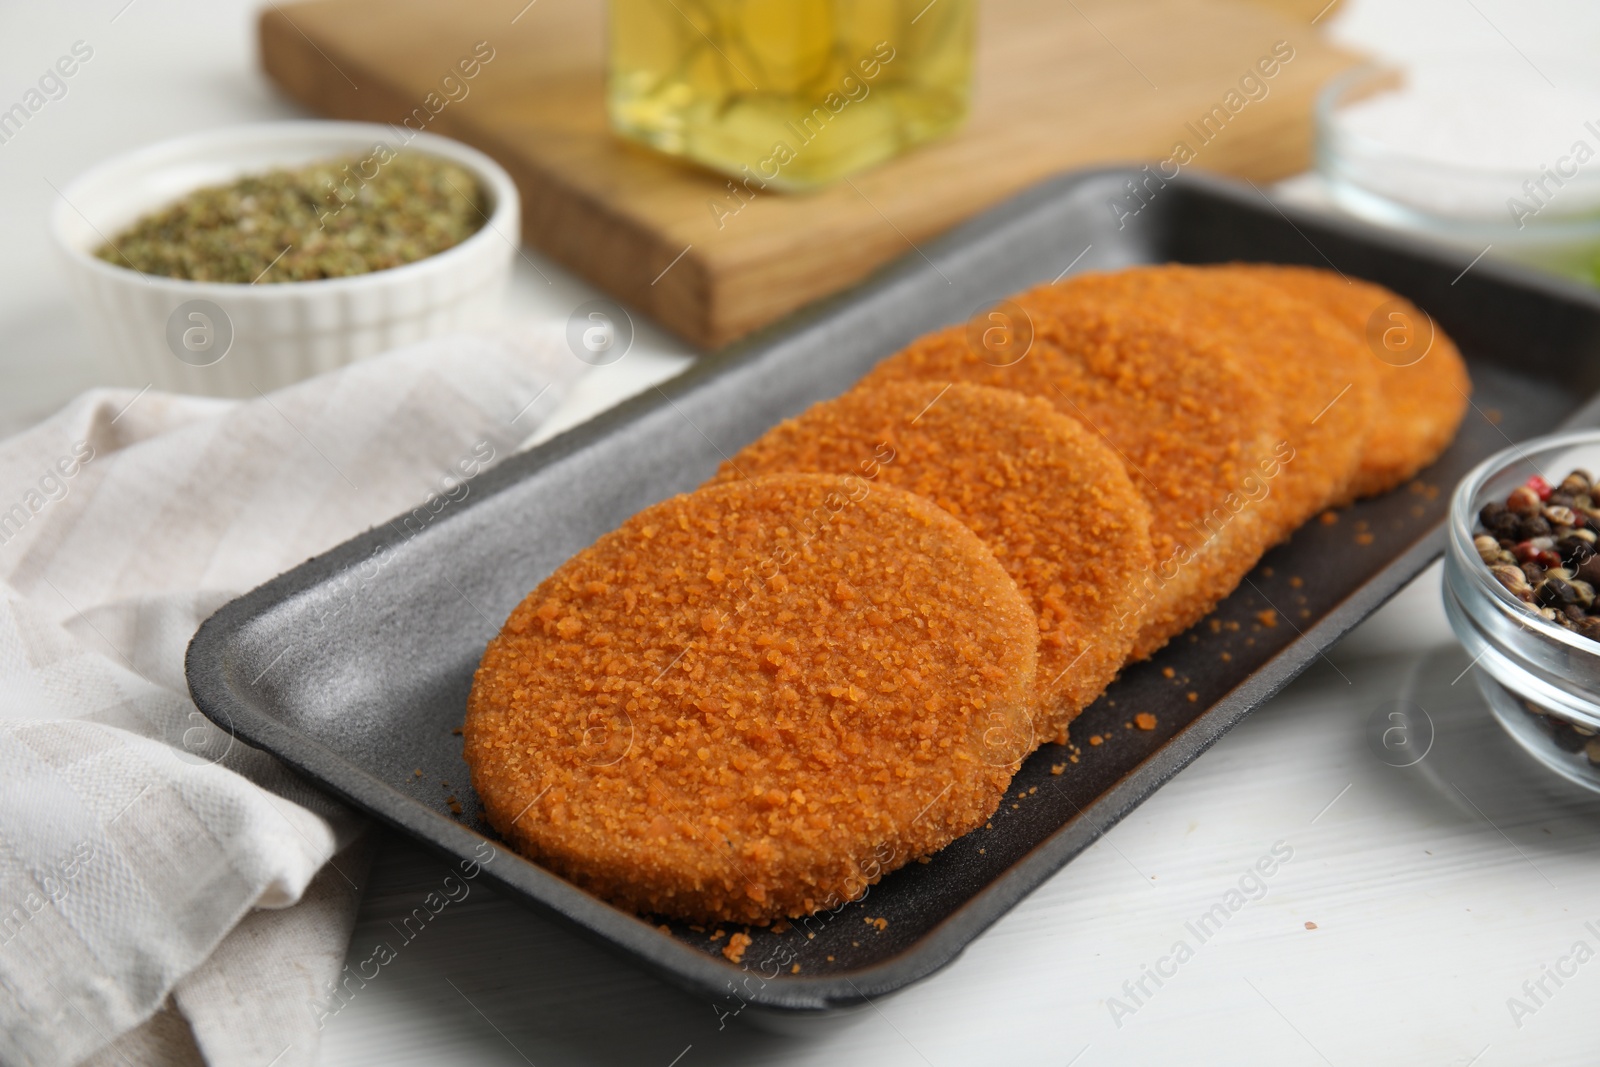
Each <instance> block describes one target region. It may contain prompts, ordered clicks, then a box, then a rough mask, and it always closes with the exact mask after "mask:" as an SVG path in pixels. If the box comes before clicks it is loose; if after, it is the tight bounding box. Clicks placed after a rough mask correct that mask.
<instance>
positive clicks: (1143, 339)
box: [859, 297, 1282, 659]
mask: <svg viewBox="0 0 1600 1067" xmlns="http://www.w3.org/2000/svg"><path fill="white" fill-rule="evenodd" d="M1028 319H1029V321H1028V323H1027V324H1026V326H1027V331H1026V332H1027V333H1028V334H1029V335H1031V336H1030V338H1029V340H1028V343H1027V344H1026V345H1021V344H1018V345H1014V346H1011V347H1009V348H1007V349H1006V350H1005V351H1003V352H1001V353H998V354H996V353H994V352H991V351H988V350H986V349H985V348H984V347H983V346H982V344H980V343H974V342H973V341H972V340H971V332H970V331H969V330H968V329H967V327H966V326H953V327H950V328H948V329H945V330H941V331H938V332H936V333H932V334H929V335H927V336H925V337H923V338H920V339H919V340H917V341H915V342H913V343H912V344H911V345H909V346H908V347H906V348H905V349H902V350H901V351H900V352H897V353H896V354H895V355H893V356H890V357H889V358H888V359H886V360H884V361H883V362H881V363H879V364H878V366H877V367H876V368H874V369H873V371H872V372H871V373H870V374H868V375H867V377H866V378H865V379H863V381H862V384H861V386H859V388H871V387H873V386H876V385H879V384H882V383H885V382H890V381H897V380H904V379H914V380H926V381H931V382H936V383H939V384H941V385H942V384H944V383H946V382H951V381H964V382H973V383H977V384H980V385H988V386H994V387H997V388H1002V389H1013V390H1015V391H1017V392H1019V393H1023V394H1024V395H1027V396H1036V397H1041V398H1043V399H1044V400H1047V401H1049V402H1050V403H1051V404H1052V405H1053V406H1054V407H1055V408H1056V409H1057V410H1058V411H1060V412H1062V413H1063V414H1065V415H1068V416H1071V417H1073V418H1076V419H1078V420H1079V421H1080V422H1082V423H1083V424H1084V425H1085V426H1087V427H1088V428H1089V429H1090V430H1091V431H1092V432H1094V433H1095V434H1096V435H1098V436H1099V437H1101V438H1102V439H1103V440H1105V441H1106V442H1107V443H1108V444H1110V445H1111V448H1112V450H1113V451H1114V452H1116V453H1117V455H1118V457H1119V458H1120V459H1121V460H1122V461H1123V463H1124V465H1125V466H1126V468H1127V471H1128V474H1129V477H1130V478H1131V479H1132V481H1133V485H1134V487H1135V488H1136V489H1137V490H1138V491H1139V493H1140V494H1141V495H1142V496H1143V497H1144V499H1145V502H1146V503H1147V504H1148V505H1149V507H1150V540H1151V545H1152V548H1153V550H1154V553H1155V566H1154V567H1153V568H1151V570H1150V571H1149V572H1147V573H1146V575H1145V577H1144V579H1143V580H1142V581H1140V582H1139V583H1138V584H1137V588H1138V591H1139V593H1140V595H1141V596H1142V597H1143V599H1144V601H1145V606H1144V610H1143V612H1142V614H1141V615H1140V616H1139V622H1138V626H1139V632H1138V635H1137V636H1136V637H1135V639H1134V644H1133V651H1132V653H1131V654H1130V655H1131V656H1132V657H1133V658H1136V659H1140V658H1144V657H1146V656H1148V655H1150V654H1151V653H1152V652H1154V651H1155V650H1156V649H1158V648H1160V647H1161V646H1162V645H1163V644H1165V643H1166V642H1167V641H1168V640H1169V639H1171V637H1172V636H1173V635H1174V634H1177V633H1180V632H1181V631H1183V630H1185V629H1187V628H1188V627H1189V626H1191V625H1193V624H1194V623H1195V622H1196V621H1197V620H1199V619H1200V618H1201V617H1202V616H1204V615H1205V614H1206V613H1207V612H1208V611H1210V610H1211V609H1212V607H1214V606H1215V605H1216V603H1217V601H1219V600H1221V599H1222V598H1223V597H1225V596H1227V595H1228V594H1229V593H1230V592H1232V591H1233V589H1234V587H1235V586H1237V585H1238V584H1239V580H1240V579H1241V578H1243V577H1244V575H1245V573H1246V572H1247V571H1249V569H1250V568H1251V567H1252V566H1254V564H1255V561H1256V560H1257V559H1258V558H1259V557H1260V555H1261V553H1262V552H1263V551H1264V550H1265V549H1266V547H1267V545H1268V544H1270V543H1271V541H1272V539H1273V538H1274V536H1275V535H1276V533H1275V530H1274V528H1273V527H1272V526H1270V525H1269V524H1267V523H1266V522H1265V521H1264V520H1263V516H1262V512H1261V509H1259V508H1257V507H1254V506H1252V502H1253V501H1255V500H1259V499H1261V497H1263V496H1264V495H1266V493H1267V492H1268V491H1269V487H1270V482H1271V480H1272V478H1273V477H1275V476H1276V475H1277V474H1278V473H1280V469H1281V467H1282V461H1281V459H1280V458H1279V457H1278V456H1277V453H1276V451H1275V449H1276V447H1277V445H1278V443H1279V441H1280V440H1281V438H1280V437H1279V436H1278V405H1277V402H1276V400H1275V399H1274V398H1273V397H1272V396H1271V395H1269V394H1268V393H1267V392H1266V391H1265V390H1264V389H1262V387H1261V386H1260V385H1259V384H1258V383H1257V382H1256V381H1255V380H1254V379H1253V378H1252V377H1250V376H1249V375H1247V374H1246V373H1245V371H1244V369H1243V368H1241V367H1240V366H1239V364H1238V362H1237V360H1236V359H1235V358H1234V357H1233V355H1232V354H1231V353H1230V352H1229V351H1227V349H1225V348H1224V347H1223V346H1221V345H1219V344H1216V343H1213V342H1210V341H1208V340H1206V339H1205V338H1204V337H1199V336H1193V335H1190V334H1187V333H1184V332H1181V331H1179V330H1177V329H1176V328H1174V327H1173V325H1172V324H1171V323H1170V322H1168V321H1166V320H1165V319H1163V318H1161V317H1159V316H1157V315H1154V314H1151V313H1149V312H1148V311H1147V310H1145V309H1143V308H1140V307H1138V306H1134V305H1129V304H1127V303H1125V302H1122V303H1115V304H1103V303H1100V302H1096V301H1091V300H1076V301H1075V300H1073V299H1071V298H1070V297H1061V298H1058V299H1056V300H1054V301H1053V302H1052V303H1051V304H1050V305H1049V306H1048V307H1045V306H1040V307H1035V308H1033V309H1032V310H1031V311H1029V313H1028ZM1019 336H1020V333H1019ZM1012 348H1021V349H1022V354H1020V355H1019V354H1018V353H1017V352H1016V351H1013V350H1012Z"/></svg>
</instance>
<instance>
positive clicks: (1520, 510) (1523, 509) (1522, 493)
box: [1506, 485, 1543, 518]
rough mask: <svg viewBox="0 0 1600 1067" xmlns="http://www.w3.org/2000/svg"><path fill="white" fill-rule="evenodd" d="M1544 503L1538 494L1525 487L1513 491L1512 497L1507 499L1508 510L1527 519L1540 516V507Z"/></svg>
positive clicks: (1518, 487)
mask: <svg viewBox="0 0 1600 1067" xmlns="http://www.w3.org/2000/svg"><path fill="white" fill-rule="evenodd" d="M1542 503H1543V501H1541V500H1540V499H1539V494H1538V493H1536V492H1534V491H1533V490H1532V489H1530V488H1528V487H1527V486H1525V485H1519V486H1517V487H1516V488H1515V489H1513V490H1511V495H1510V496H1508V497H1506V510H1508V511H1510V512H1512V513H1514V514H1516V515H1521V516H1523V517H1524V518H1527V517H1531V516H1534V515H1537V514H1539V506H1540V504H1542Z"/></svg>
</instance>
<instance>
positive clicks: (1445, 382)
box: [1222, 263, 1472, 499]
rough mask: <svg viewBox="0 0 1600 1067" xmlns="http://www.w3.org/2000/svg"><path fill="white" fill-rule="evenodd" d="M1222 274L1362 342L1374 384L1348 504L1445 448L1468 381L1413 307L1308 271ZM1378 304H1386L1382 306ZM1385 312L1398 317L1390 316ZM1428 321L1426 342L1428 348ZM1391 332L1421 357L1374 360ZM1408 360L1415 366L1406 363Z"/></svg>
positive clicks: (1244, 268) (1245, 267)
mask: <svg viewBox="0 0 1600 1067" xmlns="http://www.w3.org/2000/svg"><path fill="white" fill-rule="evenodd" d="M1222 269H1224V270H1228V271H1238V272H1240V273H1242V274H1245V275H1248V276H1250V277H1253V278H1257V279H1259V280H1260V281H1263V282H1266V283H1268V284H1269V285H1272V286H1274V287H1276V288H1278V289H1282V290H1283V291H1284V292H1286V293H1288V294H1290V295H1291V296H1295V297H1298V298H1299V299H1301V300H1304V301H1306V302H1307V303H1309V304H1315V305H1317V306H1318V307H1320V308H1322V309H1323V310H1324V311H1326V312H1328V313H1329V314H1330V315H1332V316H1333V317H1334V318H1335V319H1337V320H1338V321H1339V322H1340V323H1341V324H1342V325H1343V326H1344V327H1345V328H1346V329H1348V330H1350V331H1351V332H1352V333H1354V334H1355V335H1356V337H1357V338H1358V339H1360V340H1361V341H1362V342H1363V344H1364V345H1366V348H1367V352H1368V355H1369V358H1370V359H1371V361H1372V365H1373V369H1374V370H1375V371H1376V373H1377V379H1378V389H1377V394H1376V398H1375V406H1376V415H1375V417H1374V419H1373V424H1372V429H1371V430H1370V432H1368V434H1367V438H1366V441H1365V442H1364V443H1363V445H1362V449H1361V466H1360V468H1359V469H1358V470H1357V471H1356V476H1355V478H1354V480H1353V481H1352V482H1351V485H1350V492H1349V493H1348V494H1347V495H1348V496H1349V497H1350V498H1351V499H1354V498H1356V497H1363V496H1375V495H1377V494H1378V493H1387V492H1388V491H1389V490H1391V489H1393V488H1395V487H1396V486H1398V485H1400V484H1401V483H1403V482H1404V481H1405V480H1406V479H1407V478H1410V477H1411V476H1412V475H1413V474H1415V473H1417V472H1418V471H1419V470H1421V469H1422V468H1424V467H1426V466H1427V465H1428V464H1430V463H1432V462H1433V461H1434V460H1436V459H1438V458H1439V454H1440V453H1441V452H1443V451H1444V450H1445V449H1446V448H1447V447H1449V445H1450V442H1451V441H1452V440H1453V439H1454V438H1455V435H1456V429H1457V428H1458V427H1459V426H1460V425H1461V419H1462V417H1463V416H1465V415H1466V413H1467V402H1468V401H1467V398H1468V397H1469V396H1470V395H1471V393H1472V380H1471V379H1470V378H1468V377H1467V367H1466V364H1465V363H1463V362H1462V360H1461V352H1460V351H1459V350H1458V349H1457V348H1456V346H1455V342H1454V341H1452V340H1450V338H1449V337H1447V336H1446V335H1445V332H1444V331H1443V330H1441V329H1439V326H1438V324H1437V323H1433V322H1432V320H1431V319H1429V317H1428V316H1427V315H1426V314H1424V313H1423V312H1422V311H1420V310H1418V308H1417V306H1416V305H1415V304H1413V303H1411V301H1409V300H1407V299H1405V298H1404V297H1402V296H1400V295H1399V294H1398V293H1394V292H1392V291H1390V290H1388V289H1385V288H1384V287H1383V286H1381V285H1376V284H1374V283H1372V282H1365V281H1361V280H1359V279H1356V278H1349V279H1346V278H1343V277H1340V276H1339V275H1338V274H1335V273H1334V272H1333V271H1329V270H1320V269H1317V268H1314V267H1281V266H1275V265H1270V264H1249V263H1235V264H1229V265H1228V266H1227V267H1226V268H1222ZM1385 304H1390V305H1391V306H1390V307H1389V308H1387V309H1385V308H1384V305H1385ZM1380 309H1382V310H1380ZM1389 312H1393V313H1395V314H1398V316H1399V318H1397V319H1396V318H1390V317H1389V314H1388V313H1389ZM1375 316H1376V319H1377V321H1376V322H1374V317H1375ZM1430 324H1431V326H1432V337H1433V343H1432V346H1431V347H1428V346H1427V345H1426V340H1427V336H1428V331H1429V325H1430ZM1391 327H1399V328H1401V329H1402V330H1406V331H1409V332H1410V333H1411V336H1405V335H1403V334H1402V335H1400V336H1402V337H1403V338H1404V339H1405V340H1406V341H1407V342H1409V344H1414V345H1417V346H1419V347H1418V351H1419V352H1425V353H1426V354H1424V355H1421V356H1420V357H1418V356H1415V355H1413V354H1412V353H1411V351H1410V350H1409V346H1408V347H1406V348H1403V349H1402V351H1401V352H1399V353H1388V352H1386V353H1385V354H1386V355H1387V356H1388V358H1387V359H1380V358H1378V355H1377V352H1378V351H1379V350H1380V349H1382V347H1383V332H1384V331H1385V330H1388V329H1390V328H1391ZM1369 331H1371V333H1370V334H1369ZM1369 336H1371V338H1372V340H1371V341H1370V343H1369V342H1368V338H1369ZM1414 358H1415V359H1416V362H1414V363H1413V362H1410V361H1411V360H1412V359H1414ZM1396 363H1406V364H1407V365H1406V366H1395V364H1396Z"/></svg>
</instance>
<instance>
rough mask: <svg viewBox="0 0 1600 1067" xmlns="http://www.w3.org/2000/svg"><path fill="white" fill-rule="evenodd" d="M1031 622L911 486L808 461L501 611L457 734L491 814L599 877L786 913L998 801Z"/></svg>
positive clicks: (575, 871) (745, 913)
mask: <svg viewBox="0 0 1600 1067" xmlns="http://www.w3.org/2000/svg"><path fill="white" fill-rule="evenodd" d="M1038 640H1039V638H1038V626H1037V625H1036V623H1035V622H1034V618H1033V612H1032V611H1031V610H1030V609H1029V607H1028V604H1027V601H1025V600H1024V599H1023V597H1022V595H1021V594H1020V593H1019V592H1018V591H1017V587H1016V584H1015V583H1014V582H1012V580H1011V578H1010V576H1009V575H1007V574H1006V572H1005V569H1004V568H1002V567H1001V566H1000V564H999V563H998V562H996V560H995V558H994V555H993V553H991V552H990V551H989V549H988V548H986V547H985V546H984V544H983V542H982V541H980V540H979V539H978V537H977V535H975V534H974V533H973V532H972V531H971V530H968V529H967V528H966V527H965V526H963V525H962V524H961V523H960V522H958V521H956V519H955V518H953V517H952V516H951V515H949V514H948V513H947V512H945V511H943V510H941V509H940V508H938V507H937V506H935V505H934V504H932V503H930V502H929V501H926V500H924V499H922V498H921V497H918V496H914V495H912V494H910V493H906V492H903V491H902V490H899V489H895V488H892V487H890V486H885V485H874V484H872V483H870V482H867V481H865V480H864V479H861V478H851V477H840V476H837V475H821V474H782V475H772V476H768V477H764V478H755V479H751V480H749V481H739V482H734V483H728V484H724V485H715V486H708V487H705V488H702V489H700V490H698V491H696V492H693V493H688V494H684V495H681V496H676V497H673V498H671V499H670V500H665V501H662V502H661V503H659V504H655V505H653V506H651V507H649V508H646V509H645V510H643V511H641V512H640V513H639V514H637V515H635V516H634V517H633V518H631V519H629V520H628V521H627V522H625V523H623V524H622V526H621V527H620V528H618V529H617V530H615V531H613V532H612V533H609V534H607V535H605V536H604V537H602V538H600V539H599V540H598V541H597V542H595V544H594V545H593V546H591V547H590V548H587V549H585V550H583V551H582V552H579V553H578V554H577V555H576V556H573V557H572V558H571V559H570V560H568V561H567V562H566V563H564V564H562V565H561V566H560V567H559V568H558V569H557V570H556V571H555V573H554V574H552V575H551V576H550V577H549V578H547V579H545V580H544V581H543V582H541V583H540V585H539V587H538V588H537V589H535V590H534V591H533V592H532V593H530V594H529V595H528V597H527V599H525V600H524V601H523V602H522V603H521V604H520V605H519V606H518V607H517V608H516V610H515V611H513V612H512V613H511V616H510V618H509V619H507V620H506V624H505V627H504V629H502V630H501V632H500V634H499V636H497V637H496V638H494V640H493V641H491V642H490V643H489V647H488V649H487V650H486V651H485V652H484V655H483V661H482V663H481V664H480V666H479V667H478V672H477V675H476V677H475V678H474V680H473V686H472V693H471V696H470V697H469V699H468V704H467V717H466V724H465V727H464V730H463V733H464V735H465V739H466V747H465V757H466V760H467V764H468V766H469V767H470V768H471V770H472V784H473V787H474V788H475V789H476V790H477V791H478V795H479V796H480V797H481V798H482V801H483V805H484V811H485V813H486V815H487V816H488V819H489V822H490V824H491V825H492V826H493V827H494V828H495V830H497V831H498V832H499V833H500V834H501V835H503V836H504V837H505V838H506V839H507V840H508V841H509V842H510V843H511V845H512V846H513V847H515V848H516V849H517V851H519V852H521V853H522V854H523V855H525V856H528V857H529V858H531V859H534V860H536V861H537V862H539V863H540V864H543V865H544V866H546V867H549V868H550V869H552V870H554V871H556V872H558V873H560V874H562V875H564V876H565V877H567V878H568V879H570V880H571V881H572V882H574V883H576V884H577V885H579V886H581V887H583V888H585V889H587V890H589V891H591V892H593V893H595V894H597V895H599V896H602V897H604V898H606V899H608V900H611V901H613V902H615V903H617V904H619V905H622V906H625V907H628V908H632V909H634V910H636V911H639V912H644V913H654V914H660V915H670V916H677V917H679V918H683V919H689V920H706V921H727V922H751V923H762V922H767V921H769V920H773V919H777V918H779V917H783V916H798V915H804V914H808V913H810V912H812V911H815V910H816V909H818V908H820V907H824V906H827V907H833V906H837V905H838V904H840V903H842V902H843V901H845V900H847V899H854V898H855V897H857V896H859V895H860V893H861V892H862V891H863V889H864V888H865V887H866V886H867V885H868V884H870V883H871V882H873V881H876V880H877V878H878V877H879V876H880V875H881V874H882V873H884V872H886V871H888V870H893V869H894V868H896V867H899V866H901V865H903V864H904V863H906V862H907V861H909V860H912V859H915V858H916V857H919V856H923V855H926V854H928V853H931V852H934V851H936V850H937V849H940V848H942V847H943V846H945V845H946V844H948V843H950V842H951V841H953V840H954V839H955V838H957V837H959V836H961V835H962V834H964V833H966V832H967V831H969V830H972V829H973V828H975V827H977V826H981V825H982V824H983V822H984V820H985V819H986V818H987V817H988V816H989V815H990V814H991V813H992V812H993V811H994V810H995V807H996V805H997V804H998V803H999V800H1000V798H1001V796H1002V794H1003V791H1004V790H1005V787H1006V785H1007V784H1008V783H1009V781H1010V779H1011V775H1012V773H1013V771H1014V769H1015V767H1016V765H1017V764H1018V763H1019V762H1020V760H1021V758H1022V756H1023V755H1025V754H1026V751H1025V746H1026V744H1027V742H1028V740H1029V739H1030V738H1031V734H1032V729H1031V725H1032V724H1031V707H1030V703H1029V701H1030V698H1031V696H1032V692H1033V682H1034V668H1035V661H1036V653H1037V649H1038Z"/></svg>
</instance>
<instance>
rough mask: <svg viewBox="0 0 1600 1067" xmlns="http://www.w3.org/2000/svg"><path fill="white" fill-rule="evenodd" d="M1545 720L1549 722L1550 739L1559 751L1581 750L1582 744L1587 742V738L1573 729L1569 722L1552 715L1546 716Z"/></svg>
mask: <svg viewBox="0 0 1600 1067" xmlns="http://www.w3.org/2000/svg"><path fill="white" fill-rule="evenodd" d="M1545 721H1547V722H1548V723H1550V726H1551V730H1550V737H1551V740H1553V741H1555V743H1556V747H1557V748H1559V749H1560V750H1561V751H1563V752H1582V751H1583V746H1584V745H1586V744H1588V743H1589V742H1588V739H1587V738H1585V737H1584V736H1583V735H1582V734H1580V733H1578V731H1576V730H1574V729H1573V728H1572V727H1571V726H1570V725H1569V724H1567V723H1564V722H1562V721H1561V720H1559V719H1556V718H1553V717H1547V718H1546V720H1545Z"/></svg>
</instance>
